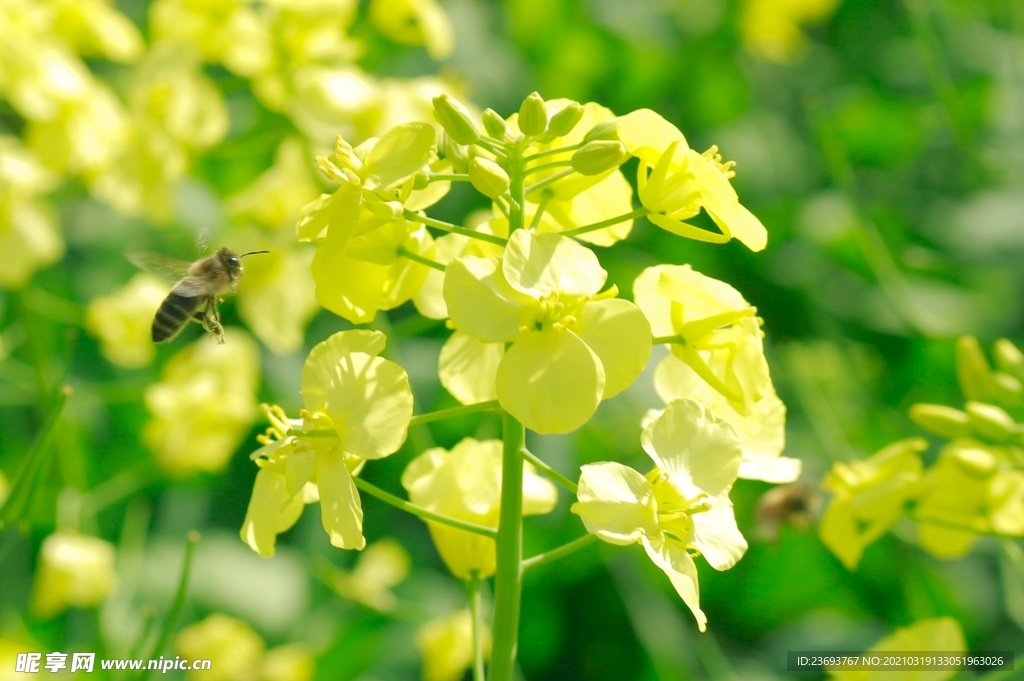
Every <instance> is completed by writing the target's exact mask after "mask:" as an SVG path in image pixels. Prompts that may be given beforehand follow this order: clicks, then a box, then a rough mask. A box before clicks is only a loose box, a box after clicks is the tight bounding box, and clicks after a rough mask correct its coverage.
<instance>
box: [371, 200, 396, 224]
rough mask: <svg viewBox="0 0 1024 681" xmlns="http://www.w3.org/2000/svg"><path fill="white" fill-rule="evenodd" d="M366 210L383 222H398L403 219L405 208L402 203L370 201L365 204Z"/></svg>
mask: <svg viewBox="0 0 1024 681" xmlns="http://www.w3.org/2000/svg"><path fill="white" fill-rule="evenodd" d="M363 206H364V207H365V208H366V210H368V211H370V212H371V213H373V214H374V215H376V216H377V217H379V218H381V219H382V220H397V219H399V218H400V217H402V214H403V213H404V211H405V207H404V206H403V205H402V202H401V201H381V200H379V199H368V200H367V201H364V202H363Z"/></svg>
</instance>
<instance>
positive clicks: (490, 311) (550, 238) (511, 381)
mask: <svg viewBox="0 0 1024 681" xmlns="http://www.w3.org/2000/svg"><path fill="white" fill-rule="evenodd" d="M606 278H607V272H605V270H604V269H603V268H602V267H601V265H600V263H599V261H598V259H597V256H596V255H595V254H594V253H593V252H592V251H591V250H589V249H588V248H586V247H584V246H581V245H580V244H578V243H576V242H575V241H573V240H572V239H569V238H567V237H563V236H560V235H558V234H539V235H535V234H533V233H532V232H530V231H529V230H517V231H516V232H515V233H513V234H512V236H511V237H510V238H509V241H508V245H507V246H506V248H505V252H504V255H503V256H502V257H500V258H479V257H473V256H466V257H462V258H459V259H458V260H456V261H455V262H453V263H452V264H450V265H449V266H448V269H447V271H446V272H445V281H444V297H445V302H446V303H447V306H448V312H449V314H450V315H451V320H452V323H453V324H454V326H455V328H456V329H457V330H458V331H460V332H462V333H463V334H465V335H466V336H469V337H472V338H474V339H476V340H478V341H481V342H483V343H511V346H510V347H509V348H508V350H506V351H505V353H504V355H503V356H502V358H501V360H500V362H499V364H498V368H497V372H496V393H497V396H498V400H499V401H500V402H501V406H502V407H503V408H504V409H506V410H507V411H508V412H509V413H510V414H512V415H513V416H515V417H516V418H517V419H519V421H521V422H522V423H523V425H525V426H526V427H527V428H529V429H531V430H534V431H537V432H538V433H568V432H571V431H573V430H575V429H577V428H579V427H580V426H582V425H583V424H584V423H586V422H587V421H588V420H589V419H590V417H591V416H593V414H594V411H596V409H597V406H598V405H599V404H600V402H601V400H602V399H607V398H610V397H614V396H615V395H617V394H619V393H620V392H622V391H623V390H625V389H626V388H628V387H629V386H630V385H631V384H632V383H633V381H634V380H636V377H637V376H639V375H640V372H641V371H643V368H644V366H645V365H646V364H647V359H648V357H649V356H650V353H651V335H650V325H649V324H648V323H647V319H646V318H645V317H644V315H643V313H641V312H640V310H639V309H638V308H637V307H636V305H634V304H633V303H631V302H629V301H626V300H622V299H619V298H615V297H614V296H615V295H616V294H617V292H618V291H617V289H615V288H614V287H613V288H612V289H609V290H607V291H605V292H601V288H602V287H603V286H604V284H605V280H606ZM465 366H466V370H467V371H473V370H475V369H474V366H473V365H472V364H466V365H465Z"/></svg>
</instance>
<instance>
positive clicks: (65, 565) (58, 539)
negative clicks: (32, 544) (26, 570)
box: [31, 532, 117, 618]
mask: <svg viewBox="0 0 1024 681" xmlns="http://www.w3.org/2000/svg"><path fill="white" fill-rule="evenodd" d="M114 557H115V552H114V546H113V545H112V544H110V543H109V542H106V541H103V540H102V539H97V538H96V537H87V536H84V535H78V534H71V533H69V532H57V533H55V534H51V535H50V536H49V537H47V538H46V539H45V540H43V546H42V548H41V549H40V551H39V565H38V566H37V568H36V577H35V583H34V585H33V587H32V604H31V605H32V610H33V612H35V613H36V614H37V615H38V616H40V617H44V618H49V617H53V616H54V615H58V614H60V613H61V612H63V611H64V610H66V609H67V608H93V607H96V606H97V605H100V604H101V603H103V601H105V600H106V599H107V596H109V595H110V593H111V592H112V591H113V590H114V588H115V586H116V584H117V572H116V570H115V569H114Z"/></svg>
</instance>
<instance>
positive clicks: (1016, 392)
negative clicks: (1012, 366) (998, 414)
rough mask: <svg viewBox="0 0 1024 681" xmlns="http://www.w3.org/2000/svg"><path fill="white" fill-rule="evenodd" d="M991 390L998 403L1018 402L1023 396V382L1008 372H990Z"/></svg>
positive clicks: (1011, 403)
mask: <svg viewBox="0 0 1024 681" xmlns="http://www.w3.org/2000/svg"><path fill="white" fill-rule="evenodd" d="M992 391H993V393H994V394H995V397H996V401H997V402H999V403H1000V404H1010V405H1013V404H1020V402H1021V401H1022V398H1024V384H1022V383H1021V382H1020V381H1018V380H1017V379H1016V378H1014V377H1013V376H1011V375H1009V374H1004V373H1003V372H1002V371H997V372H995V373H994V374H992Z"/></svg>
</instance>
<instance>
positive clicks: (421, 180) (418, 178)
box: [412, 168, 430, 189]
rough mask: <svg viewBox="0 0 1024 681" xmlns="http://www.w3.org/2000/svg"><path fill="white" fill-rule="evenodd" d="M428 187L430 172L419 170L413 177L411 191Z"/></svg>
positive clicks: (423, 169)
mask: <svg viewBox="0 0 1024 681" xmlns="http://www.w3.org/2000/svg"><path fill="white" fill-rule="evenodd" d="M429 185H430V171H429V170H427V169H426V168H421V169H420V170H418V171H417V172H416V174H415V175H413V178H412V188H413V189H426V188H427V186H429Z"/></svg>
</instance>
